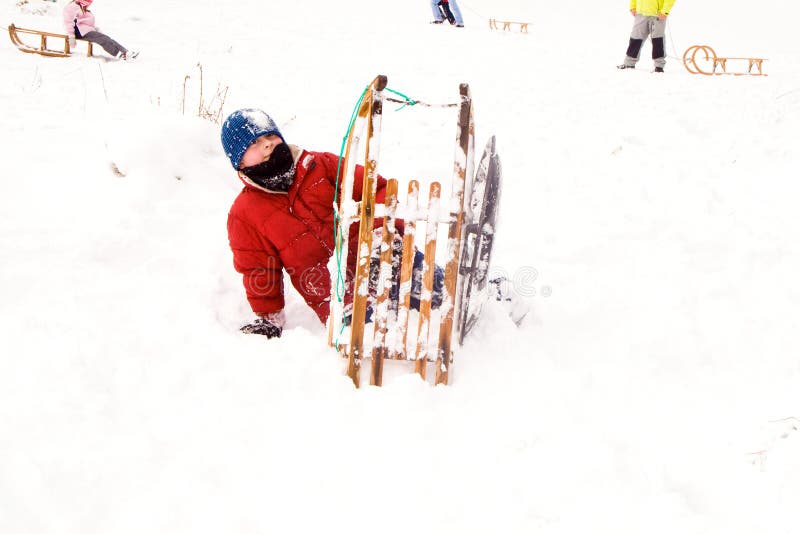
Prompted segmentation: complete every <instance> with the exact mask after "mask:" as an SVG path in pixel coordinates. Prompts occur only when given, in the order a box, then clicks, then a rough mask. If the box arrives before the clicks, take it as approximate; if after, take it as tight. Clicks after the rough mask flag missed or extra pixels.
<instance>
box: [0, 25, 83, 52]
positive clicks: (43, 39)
mask: <svg viewBox="0 0 800 534" xmlns="http://www.w3.org/2000/svg"><path fill="white" fill-rule="evenodd" d="M20 35H36V36H37V37H38V38H39V39H38V46H35V45H30V44H27V43H24V42H23V41H22V38H21V37H20ZM8 36H9V37H10V38H11V42H12V43H14V46H16V47H17V48H19V49H20V50H22V51H23V52H26V53H28V54H39V55H40V56H48V57H69V56H71V55H72V52H70V49H69V36H68V35H65V34H63V33H50V32H43V31H39V30H31V29H29V28H17V27H16V26H14V25H13V24H11V25H10V26H9V27H8ZM48 38H51V39H61V40H63V43H64V46H63V47H62V48H58V49H53V48H48V47H47V40H48ZM76 41H82V42H85V43H86V44H87V50H86V55H87V56H88V57H91V56H92V43H91V42H89V41H84V40H83V39H76Z"/></svg>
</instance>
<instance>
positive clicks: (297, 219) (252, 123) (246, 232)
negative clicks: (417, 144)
mask: <svg viewBox="0 0 800 534" xmlns="http://www.w3.org/2000/svg"><path fill="white" fill-rule="evenodd" d="M221 140H222V146H223V148H224V150H225V154H226V155H227V156H228V158H229V159H230V162H231V165H232V166H233V168H234V170H236V172H237V175H238V177H239V179H240V180H241V181H242V183H243V184H244V188H243V189H242V191H241V193H239V195H238V196H237V197H236V199H235V200H234V202H233V205H232V206H231V209H230V212H229V214H228V240H229V242H230V247H231V251H232V252H233V264H234V268H235V269H236V271H238V272H239V273H241V274H242V280H243V283H244V288H245V293H246V295H247V300H248V302H249V303H250V307H251V308H252V310H253V312H254V313H255V314H256V315H257V316H258V318H257V319H256V320H255V321H254V322H253V323H251V324H249V325H245V326H244V327H242V331H243V332H245V333H253V334H262V335H265V336H267V337H269V338H272V337H278V336H280V335H281V332H282V329H283V326H284V324H285V316H284V313H283V308H284V291H283V274H284V271H285V272H286V273H287V274H288V275H289V278H290V279H291V282H292V285H293V286H294V287H295V289H296V290H297V291H298V293H300V295H301V296H302V297H303V299H304V300H305V301H306V304H308V306H309V307H310V308H311V309H312V310H314V312H315V313H316V314H317V317H319V319H320V321H322V322H323V323H325V322H326V321H327V319H328V314H329V313H330V294H331V278H330V272H329V271H328V260H329V259H330V257H331V256H332V255H333V252H334V248H335V244H334V231H333V229H334V210H333V202H334V193H335V189H336V173H337V168H338V166H339V157H338V156H337V155H335V154H331V153H329V152H312V151H308V150H304V149H301V148H299V147H297V146H294V145H289V144H287V143H286V141H285V140H284V138H283V135H282V134H281V132H280V130H279V129H278V126H277V125H276V124H275V122H274V121H273V120H272V118H271V117H270V116H269V115H267V114H266V113H265V112H264V111H261V110H258V109H240V110H238V111H235V112H234V113H232V114H231V115H230V116H229V117H228V118H227V119H226V120H225V122H224V123H223V125H222V132H221ZM363 172H364V169H363V167H362V166H360V165H358V166H356V172H355V184H354V188H353V189H354V190H353V199H354V200H361V189H362V180H363ZM385 188H386V180H384V179H383V178H382V177H380V176H379V177H378V180H377V194H376V202H377V203H383V201H384V197H385ZM381 224H382V221H381V220H376V221H375V227H376V228H379V227H380V226H381ZM397 227H398V231H399V232H400V233H402V229H403V225H402V221H398V224H397ZM355 230H356V228H355V227H353V228H352V229H351V231H350V236H351V238H350V240H349V244H350V247H349V248H350V250H349V251H348V266H352V265H354V264H355V248H356V246H357V239H356V238H355V236H356V234H355V232H354V231H355ZM414 265H415V269H416V270H417V271H418V272H419V276H415V278H420V279H421V266H422V254H421V253H419V252H417V253H416V254H415V258H414ZM417 267H419V268H417ZM437 273H438V275H437V276H436V279H437V280H436V281H435V284H434V298H433V303H434V306H437V305H438V304H439V303H440V302H441V287H442V284H443V280H442V278H443V272H442V271H441V270H440V269H438V268H437ZM415 274H416V273H415ZM417 285H419V284H417ZM437 290H438V295H437V294H436V293H437ZM416 291H417V295H418V294H419V288H418V287H417V289H416ZM413 296H414V288H412V297H413ZM412 300H414V299H413V298H412ZM417 302H418V300H417Z"/></svg>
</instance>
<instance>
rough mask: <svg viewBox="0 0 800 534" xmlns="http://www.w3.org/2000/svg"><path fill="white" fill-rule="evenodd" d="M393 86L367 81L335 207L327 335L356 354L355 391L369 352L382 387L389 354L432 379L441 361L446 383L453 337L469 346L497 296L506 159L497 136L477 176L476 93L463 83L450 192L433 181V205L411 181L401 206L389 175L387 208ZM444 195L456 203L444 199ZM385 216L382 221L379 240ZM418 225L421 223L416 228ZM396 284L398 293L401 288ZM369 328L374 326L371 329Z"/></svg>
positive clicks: (439, 379)
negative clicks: (385, 125)
mask: <svg viewBox="0 0 800 534" xmlns="http://www.w3.org/2000/svg"><path fill="white" fill-rule="evenodd" d="M386 85H387V79H386V77H385V76H378V77H376V78H375V79H374V80H373V81H372V83H371V84H370V85H369V87H367V89H366V90H365V92H364V94H363V95H362V97H361V100H359V103H358V105H357V106H356V107H357V113H354V119H353V122H352V123H351V127H350V129H349V132H348V137H347V144H346V148H345V155H344V159H343V162H342V169H343V171H342V174H341V178H340V179H339V180H338V187H337V197H336V198H337V203H336V206H335V209H336V229H335V234H336V250H337V254H336V255H334V260H333V261H334V265H332V268H331V269H330V272H331V277H332V280H331V288H332V292H331V313H330V317H329V319H328V334H329V336H328V340H329V344H330V345H331V346H334V347H336V348H337V350H339V352H340V353H341V354H342V355H343V356H344V357H346V358H347V360H348V364H347V375H348V376H349V377H350V378H351V380H352V381H353V383H354V384H355V386H356V387H359V386H360V384H361V374H360V373H361V365H362V361H363V360H364V358H368V357H369V358H371V360H372V362H371V368H370V384H372V385H377V386H380V385H381V383H382V380H383V378H382V377H383V368H384V360H407V361H413V362H414V368H415V372H417V373H418V374H419V375H420V376H421V377H422V378H423V379H425V378H426V374H427V368H428V364H429V363H431V362H433V363H434V370H435V378H434V383H435V384H447V383H448V380H449V376H450V365H451V363H452V362H453V347H452V345H453V334H456V338H455V339H456V340H457V341H458V342H459V343H461V342H463V340H464V337H465V336H466V335H467V334H468V332H469V329H470V328H471V327H472V326H473V325H474V324H475V322H476V321H477V320H478V317H479V315H480V311H481V309H482V307H483V302H479V301H485V300H486V299H487V298H488V292H487V291H486V285H487V280H486V277H487V273H488V270H489V260H490V257H491V248H492V242H493V240H494V222H495V217H496V213H497V204H498V199H499V191H500V166H499V158H498V157H497V153H496V150H495V140H494V137H492V138H491V139H490V141H489V144H488V145H487V152H486V153H485V154H484V156H483V158H482V159H481V166H480V168H479V170H478V172H477V173H475V172H474V170H475V163H474V160H475V157H474V155H475V146H474V132H475V123H474V118H473V107H472V96H471V93H470V90H469V86H468V85H467V84H461V85H460V86H459V97H460V98H459V103H458V104H456V105H457V106H458V124H457V129H456V150H455V162H454V166H453V175H452V179H451V180H452V185H451V186H450V188H449V189H445V188H443V187H442V184H441V182H439V181H431V182H430V184H429V192H428V198H427V202H425V199H421V198H420V196H422V195H421V194H420V187H419V183H418V182H417V181H415V180H411V181H410V182H409V184H408V188H407V190H408V194H407V197H406V202H405V204H403V205H402V206H401V203H400V201H399V193H398V192H399V190H400V188H399V184H398V182H397V180H394V179H390V180H387V183H386V190H385V191H386V193H385V200H384V203H383V204H381V205H378V204H377V203H376V200H375V198H376V191H377V182H378V173H377V167H378V151H379V147H380V136H381V132H380V130H381V120H382V114H383V102H384V99H385V97H384V94H383V93H384V89H386ZM362 137H363V138H364V139H363V141H364V142H363V143H362ZM362 158H363V159H362ZM357 159H358V160H359V162H360V163H362V165H363V168H364V172H363V182H362V184H363V186H362V188H361V190H362V191H363V195H362V197H361V200H359V201H357V200H353V190H354V185H355V184H354V182H355V166H356V160H357ZM443 191H444V192H445V193H446V194H447V195H449V199H447V198H446V197H445V199H442V198H441V197H442V195H443ZM376 217H382V218H383V225H382V229H381V230H382V231H380V232H379V233H378V234H377V235H379V238H378V239H379V241H380V242H379V243H377V246H376V241H375V240H376V237H375V236H376V234H375V231H374V228H375V218H376ZM400 220H403V224H404V227H405V228H404V232H403V235H402V252H401V254H400V255H399V259H397V260H396V259H395V258H394V257H393V255H394V252H393V251H394V250H395V248H396V247H395V246H394V244H395V243H396V242H397V240H399V239H401V238H400V236H399V232H397V231H396V230H397V229H396V227H395V223H396V222H399V221H400ZM351 224H358V230H359V231H358V234H357V235H358V246H357V247H356V248H355V250H356V251H357V258H356V262H355V273H354V274H353V273H346V271H347V269H346V268H344V269H343V268H342V267H343V266H342V262H341V256H342V251H347V250H349V249H348V236H349V229H350V225H351ZM418 224H419V225H420V228H417V225H418ZM440 227H441V230H442V233H444V231H445V230H446V233H447V239H446V241H442V240H440V239H438V234H439V229H440ZM415 236H418V239H419V240H420V243H419V244H420V245H421V246H422V247H424V256H423V259H422V262H423V265H422V267H421V281H420V283H419V284H418V285H419V287H418V294H417V298H418V306H415V307H414V308H413V309H412V307H411V305H410V302H411V299H412V291H413V289H412V288H413V287H414V282H413V280H412V276H413V270H415V269H416V267H414V266H413V265H412V264H413V262H414V258H415V256H418V254H417V252H416V248H415ZM437 241H442V243H443V246H442V247H440V248H443V249H444V252H445V254H444V259H443V260H441V261H442V262H443V264H444V269H443V277H442V278H443V280H442V284H441V285H442V286H443V287H442V291H441V293H442V295H441V306H440V307H439V308H438V310H433V309H432V308H433V302H432V299H433V293H434V277H435V273H436V271H437V267H436V263H435V260H436V255H437ZM376 251H378V252H377V253H376ZM344 255H345V256H346V253H344ZM337 256H339V259H336V258H337ZM376 256H379V259H378V258H376ZM395 261H399V266H397V265H394V267H395V268H394V269H393V262H395ZM337 262H338V265H337V264H336V263H337ZM374 267H377V270H376V269H374ZM375 271H376V272H377V274H375ZM439 272H441V269H439ZM343 273H344V274H343ZM344 277H347V280H344V279H343V278H344ZM371 280H372V283H370V281H371ZM344 287H352V288H354V289H353V291H352V293H353V294H352V303H348V304H347V305H346V304H345V302H344V300H345V299H344V296H345V292H344V291H342V288H344ZM393 288H395V289H396V294H393V293H392V291H393ZM413 319H416V325H415V327H416V328H415V329H414V328H411V326H412V324H414V321H413ZM367 325H370V326H371V331H370V332H369V333H368V332H367ZM412 330H413V331H412Z"/></svg>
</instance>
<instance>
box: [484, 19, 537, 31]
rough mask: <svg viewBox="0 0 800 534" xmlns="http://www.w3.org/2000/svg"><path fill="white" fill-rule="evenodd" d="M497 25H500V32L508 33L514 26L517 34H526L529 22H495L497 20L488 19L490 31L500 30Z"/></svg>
mask: <svg viewBox="0 0 800 534" xmlns="http://www.w3.org/2000/svg"><path fill="white" fill-rule="evenodd" d="M498 24H502V26H503V27H502V30H503V31H507V32H510V31H511V28H512V27H513V26H514V25H516V26H517V28H518V30H519V33H528V24H530V23H529V22H517V21H513V20H497V19H489V29H490V30H500V29H501V28H500V26H498Z"/></svg>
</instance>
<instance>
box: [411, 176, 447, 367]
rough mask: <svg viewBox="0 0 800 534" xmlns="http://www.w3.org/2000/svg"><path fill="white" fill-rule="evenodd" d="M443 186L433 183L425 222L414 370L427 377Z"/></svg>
mask: <svg viewBox="0 0 800 534" xmlns="http://www.w3.org/2000/svg"><path fill="white" fill-rule="evenodd" d="M441 194H442V186H441V184H440V183H439V182H433V183H432V184H431V189H430V193H429V196H428V222H427V223H425V259H424V261H423V264H422V287H421V288H420V294H419V326H418V329H417V348H416V355H415V356H414V360H415V362H414V371H416V373H417V374H419V376H421V377H422V379H423V380H424V379H425V374H426V372H425V371H426V370H427V368H428V354H429V345H430V331H431V306H432V301H431V297H432V296H433V280H434V274H435V270H436V231H437V229H438V227H439V225H438V224H437V222H436V221H438V220H439V199H440V197H441Z"/></svg>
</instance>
